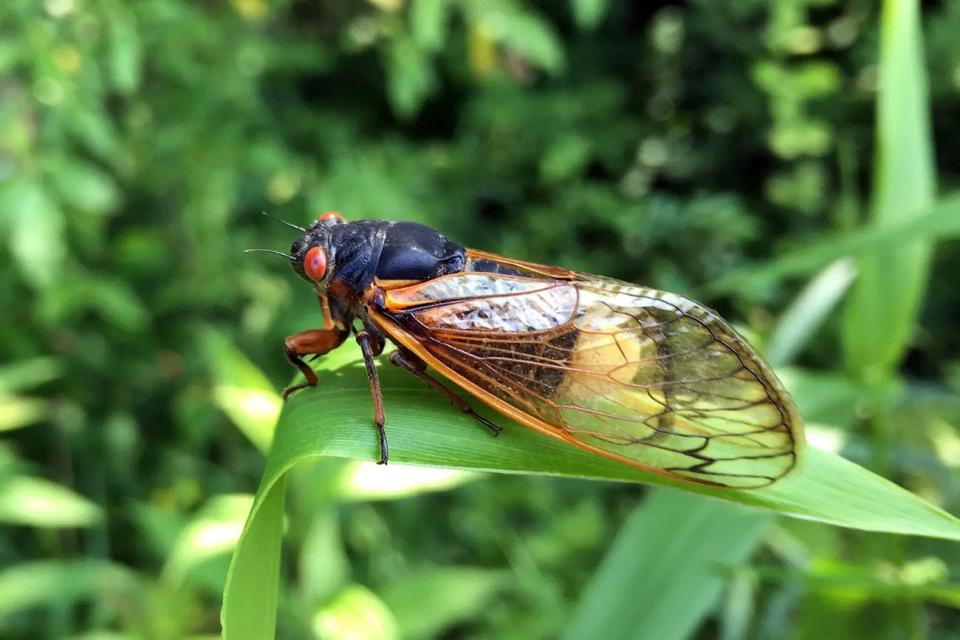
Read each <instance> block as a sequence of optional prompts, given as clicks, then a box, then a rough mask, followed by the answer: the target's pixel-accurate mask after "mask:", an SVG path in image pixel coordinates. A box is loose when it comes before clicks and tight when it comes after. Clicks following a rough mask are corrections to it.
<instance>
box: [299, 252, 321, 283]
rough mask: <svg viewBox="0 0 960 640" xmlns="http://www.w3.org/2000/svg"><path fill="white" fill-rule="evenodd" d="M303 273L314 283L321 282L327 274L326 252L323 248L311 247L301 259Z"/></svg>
mask: <svg viewBox="0 0 960 640" xmlns="http://www.w3.org/2000/svg"><path fill="white" fill-rule="evenodd" d="M303 271H304V273H306V274H307V277H308V278H310V279H311V280H313V281H314V282H320V281H321V280H323V276H324V275H326V273H327V252H326V251H324V250H323V247H313V248H311V249H310V250H309V251H307V255H306V256H304V258H303Z"/></svg>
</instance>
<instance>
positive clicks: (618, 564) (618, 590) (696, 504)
mask: <svg viewBox="0 0 960 640" xmlns="http://www.w3.org/2000/svg"><path fill="white" fill-rule="evenodd" d="M771 519H772V518H771V516H770V515H768V514H765V513H760V512H758V511H753V510H747V509H736V508H730V507H729V506H726V505H723V504H721V503H719V502H716V501H713V500H705V499H703V498H700V497H697V496H693V495H689V494H684V493H679V492H677V491H672V490H658V491H655V492H653V493H652V494H651V495H650V497H649V498H648V499H647V500H646V501H645V502H644V504H643V505H642V506H641V507H640V508H638V509H636V510H635V511H634V513H633V515H631V517H630V519H629V520H628V521H627V523H626V524H625V525H624V527H623V529H621V531H620V534H619V535H618V536H617V540H616V542H614V545H613V548H612V549H611V550H610V551H609V552H608V553H607V556H606V557H605V558H604V560H603V564H601V565H600V568H599V569H598V570H597V573H596V574H595V575H594V576H593V579H592V580H591V582H590V584H589V585H588V587H587V589H586V591H585V592H584V594H583V597H582V600H581V601H580V604H579V605H578V606H577V609H576V610H575V611H574V614H573V618H572V620H571V622H570V624H569V626H568V628H567V630H566V633H565V634H564V638H568V639H570V640H573V639H575V638H607V639H610V640H617V639H618V638H623V639H624V640H626V639H628V638H630V639H633V638H657V639H658V640H670V639H671V638H676V639H678V640H679V639H682V638H688V637H690V635H691V634H692V633H693V632H694V631H695V630H696V628H697V626H698V625H699V624H700V621H701V619H702V618H703V616H704V615H706V614H707V612H708V611H709V610H710V609H711V608H712V607H713V604H714V602H715V600H716V599H717V597H718V596H719V595H720V591H721V589H722V588H723V586H724V585H725V584H726V582H727V578H728V577H729V574H730V572H731V571H732V569H734V568H736V566H737V565H738V564H740V563H741V562H743V561H744V560H745V559H746V557H747V556H748V554H749V553H750V551H751V550H752V549H753V547H754V546H755V544H756V543H757V541H758V540H759V537H760V535H761V534H762V533H763V531H764V530H765V529H766V527H767V525H768V524H769V523H770V521H771ZM707 532H709V534H708V535H705V534H707Z"/></svg>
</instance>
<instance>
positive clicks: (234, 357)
mask: <svg viewBox="0 0 960 640" xmlns="http://www.w3.org/2000/svg"><path fill="white" fill-rule="evenodd" d="M203 346H204V354H205V356H206V359H207V366H208V367H210V369H211V371H212V372H213V379H214V388H213V396H214V400H215V401H216V403H217V406H219V407H220V408H221V409H222V410H223V411H224V413H226V414H227V415H228V416H230V418H231V419H232V420H233V423H234V424H235V425H236V426H237V428H238V429H240V431H242V432H243V434H244V435H245V436H247V437H248V438H249V439H250V441H251V442H253V444H255V445H256V446H257V448H259V449H260V450H262V451H266V450H267V449H268V448H269V447H270V441H271V439H272V438H273V429H274V425H275V424H276V421H277V416H278V415H279V414H280V404H281V401H280V396H279V394H278V393H277V391H276V389H274V387H273V385H272V384H271V383H270V381H269V380H268V379H267V377H266V376H265V375H263V373H262V372H261V371H260V370H259V369H257V368H256V367H255V366H254V365H253V363H252V362H250V360H249V359H247V357H246V356H245V355H243V353H241V352H240V350H239V349H237V348H236V347H235V346H234V345H233V344H232V343H231V342H230V341H229V340H227V338H226V337H224V336H222V335H221V334H219V333H217V332H215V331H213V330H210V331H208V332H207V333H206V334H205V336H204V341H203Z"/></svg>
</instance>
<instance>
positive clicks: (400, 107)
mask: <svg viewBox="0 0 960 640" xmlns="http://www.w3.org/2000/svg"><path fill="white" fill-rule="evenodd" d="M435 85H436V74H435V72H434V70H433V63H432V62H431V61H430V58H429V56H427V54H426V53H425V52H424V51H423V50H422V49H421V48H420V47H419V46H417V43H416V42H415V41H414V40H413V39H412V38H409V37H407V36H398V37H396V38H394V39H393V40H392V41H391V42H390V45H389V48H388V49H387V88H388V92H389V97H390V104H391V106H392V107H393V110H394V111H395V112H396V113H397V115H398V116H400V117H401V118H409V117H411V116H413V115H414V114H415V113H416V112H417V111H418V110H419V109H420V106H421V105H422V104H423V102H424V101H425V100H426V99H427V97H429V95H430V94H431V93H432V92H433V89H434V86H435Z"/></svg>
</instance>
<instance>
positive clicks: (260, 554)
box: [220, 474, 286, 640]
mask: <svg viewBox="0 0 960 640" xmlns="http://www.w3.org/2000/svg"><path fill="white" fill-rule="evenodd" d="M284 480H285V479H284V478H283V475H282V474H281V475H280V476H279V477H274V478H269V480H268V478H267V477H266V476H265V477H264V480H263V482H261V483H260V489H259V490H258V491H257V497H256V499H255V501H254V503H253V508H252V509H251V510H250V515H249V516H248V517H247V523H246V525H245V526H244V529H243V534H242V535H241V537H240V543H239V544H238V545H237V549H236V550H235V551H234V554H233V560H232V561H231V562H230V570H229V572H228V573H227V586H226V589H225V591H224V593H223V609H221V611H220V624H221V625H222V627H223V638H224V640H248V639H249V640H269V639H270V638H273V637H274V632H275V631H276V630H275V628H274V627H275V626H276V622H277V600H278V598H279V590H280V542H281V540H280V539H281V536H282V534H283V499H284V488H285V486H286V483H285V482H284ZM268 482H269V484H267V483H268ZM241 546H242V552H241Z"/></svg>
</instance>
